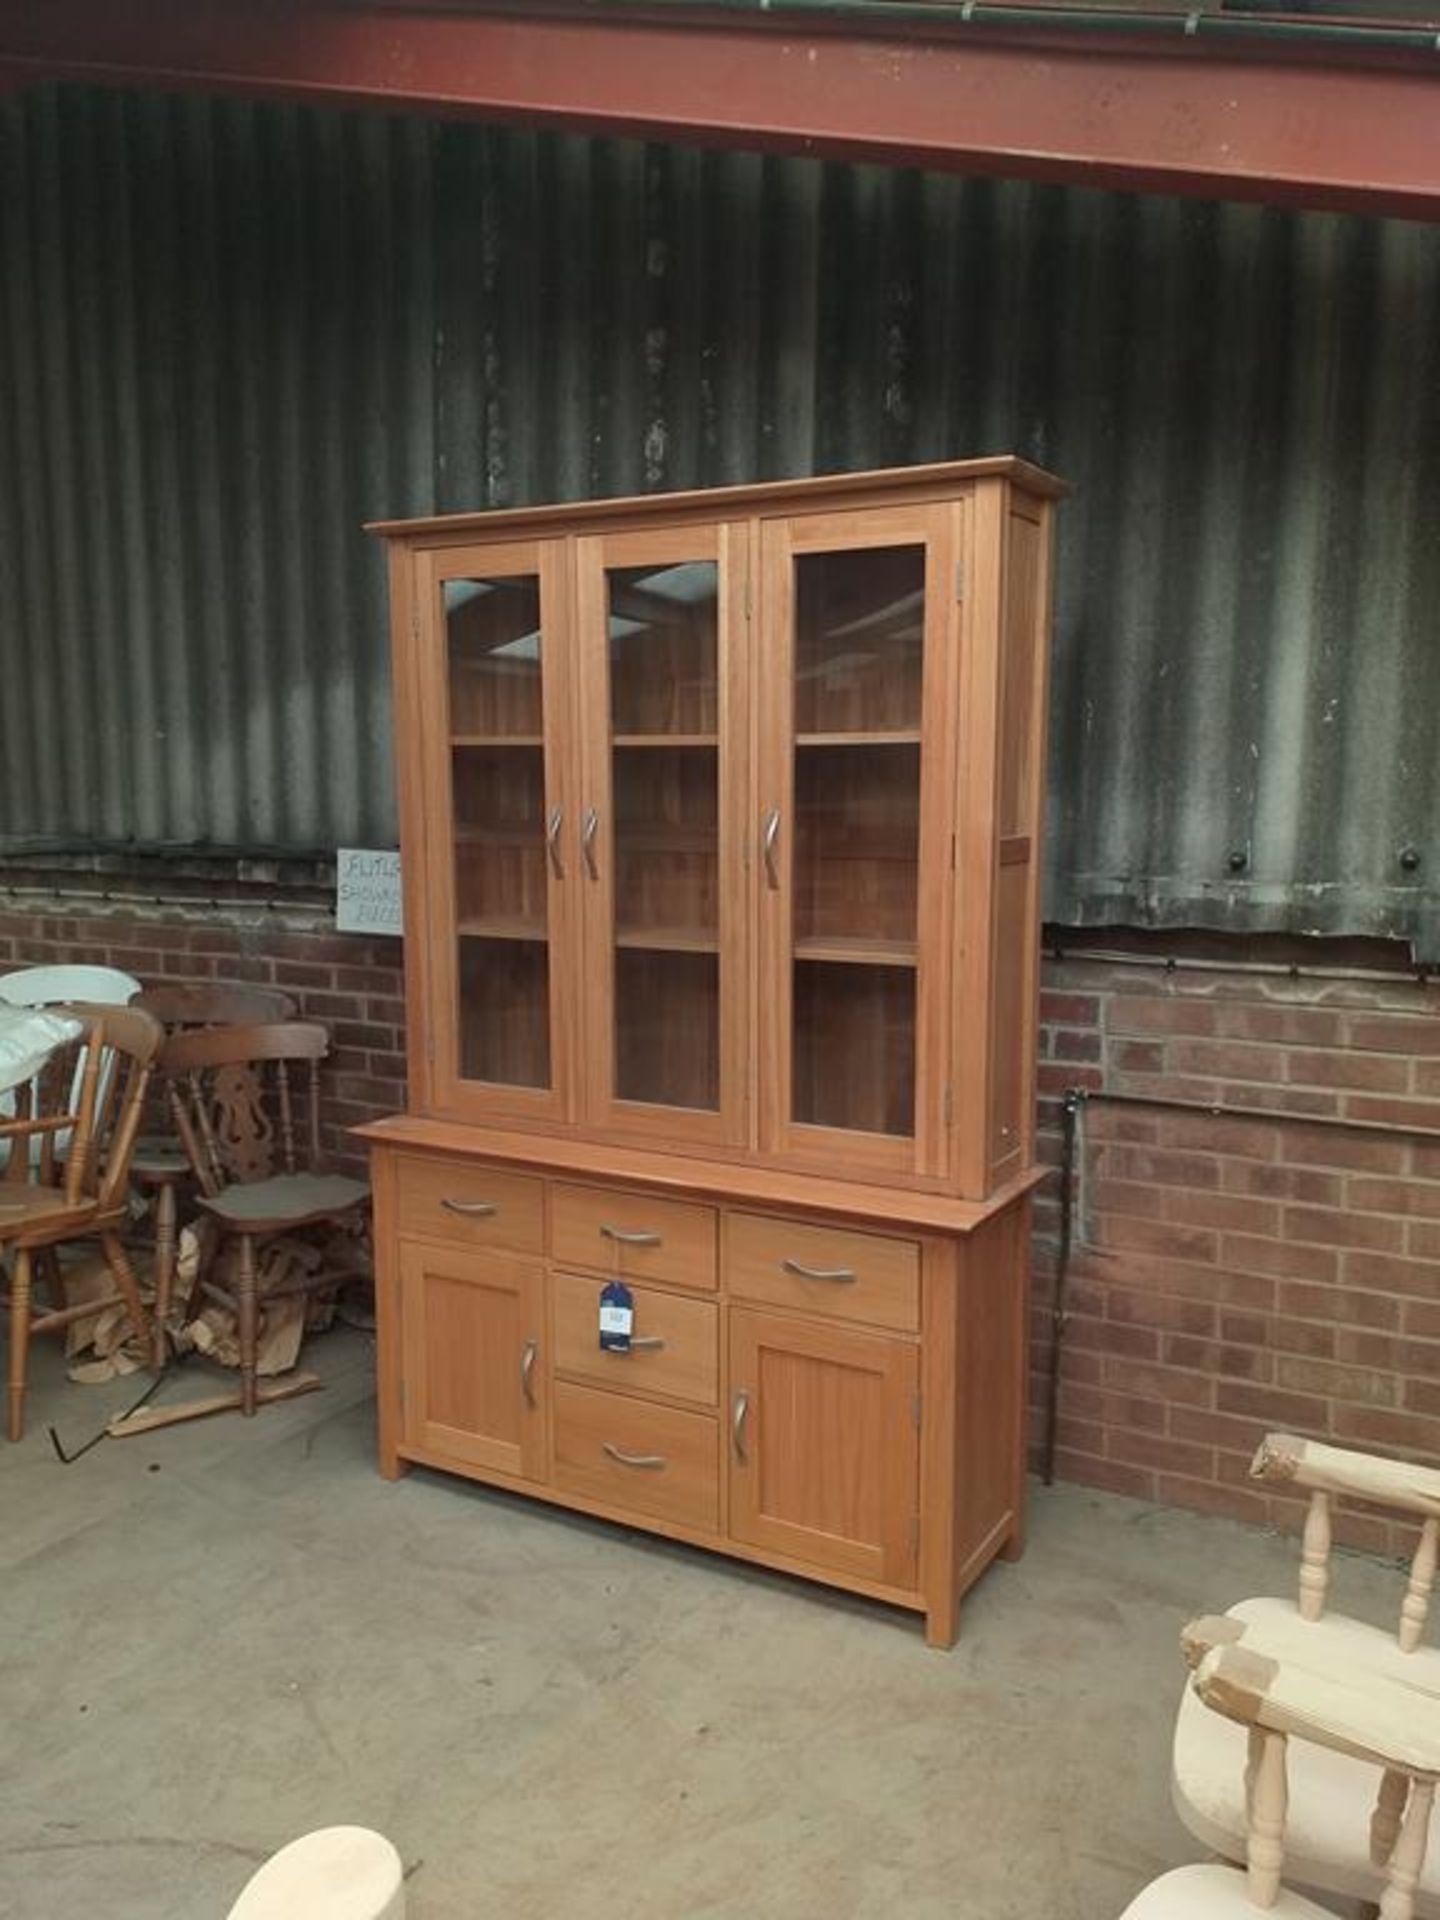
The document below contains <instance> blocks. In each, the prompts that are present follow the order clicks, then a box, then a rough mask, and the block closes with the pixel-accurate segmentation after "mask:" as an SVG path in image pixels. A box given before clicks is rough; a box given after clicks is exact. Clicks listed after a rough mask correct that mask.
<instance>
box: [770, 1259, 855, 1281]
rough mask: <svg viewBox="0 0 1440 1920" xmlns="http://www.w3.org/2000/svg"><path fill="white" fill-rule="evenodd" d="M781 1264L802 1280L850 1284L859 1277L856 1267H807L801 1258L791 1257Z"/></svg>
mask: <svg viewBox="0 0 1440 1920" xmlns="http://www.w3.org/2000/svg"><path fill="white" fill-rule="evenodd" d="M780 1264H781V1266H782V1267H783V1268H784V1269H785V1271H786V1273H793V1274H796V1275H798V1277H799V1278H800V1279H801V1280H837V1281H839V1282H841V1283H842V1284H848V1283H849V1282H850V1281H852V1280H857V1279H858V1278H859V1275H858V1274H857V1273H856V1271H855V1269H854V1267H807V1266H804V1265H802V1263H801V1262H800V1261H799V1260H790V1259H785V1260H782V1261H781V1262H780Z"/></svg>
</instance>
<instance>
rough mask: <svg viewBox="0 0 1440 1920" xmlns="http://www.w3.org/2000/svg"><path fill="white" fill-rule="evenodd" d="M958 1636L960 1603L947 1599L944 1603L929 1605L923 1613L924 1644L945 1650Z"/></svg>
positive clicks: (952, 1644) (951, 1645)
mask: <svg viewBox="0 0 1440 1920" xmlns="http://www.w3.org/2000/svg"><path fill="white" fill-rule="evenodd" d="M959 1638H960V1603H959V1601H958V1600H953V1599H952V1600H947V1601H946V1602H945V1603H944V1605H942V1606H938V1607H931V1608H929V1610H928V1611H927V1612H926V1615H925V1644H926V1646H927V1647H938V1648H939V1649H940V1651H941V1652H942V1653H944V1652H947V1651H948V1650H949V1649H950V1648H951V1647H953V1646H954V1644H955V1642H956V1641H957V1640H958V1639H959Z"/></svg>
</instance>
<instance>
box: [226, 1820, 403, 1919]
mask: <svg viewBox="0 0 1440 1920" xmlns="http://www.w3.org/2000/svg"><path fill="white" fill-rule="evenodd" d="M228 1920H405V1873H404V1869H403V1868H402V1866H401V1864H400V1856H399V1854H398V1853H397V1852H396V1851H395V1849H394V1847H392V1846H391V1844H390V1842H389V1841H388V1840H387V1839H386V1838H385V1837H384V1835H383V1834H379V1833H372V1832H371V1831H370V1829H369V1828H368V1827H322V1828H320V1830H319V1831H318V1832H317V1833H307V1834H305V1835H304V1837H303V1838H302V1839H299V1840H292V1841H291V1842H290V1844H289V1846H288V1847H282V1848H281V1849H280V1851H279V1853H277V1854H275V1855H274V1856H273V1857H272V1858H271V1859H269V1860H267V1861H266V1862H265V1864H264V1866H263V1867H261V1869H260V1871H259V1872H258V1873H257V1874H256V1875H255V1877H254V1878H253V1879H252V1880H251V1881H250V1882H249V1883H248V1885H247V1886H246V1888H245V1890H244V1892H243V1893H242V1894H241V1895H240V1898H239V1899H238V1900H237V1901H236V1902H235V1904H234V1906H233V1907H232V1908H231V1909H230V1913H229V1916H228Z"/></svg>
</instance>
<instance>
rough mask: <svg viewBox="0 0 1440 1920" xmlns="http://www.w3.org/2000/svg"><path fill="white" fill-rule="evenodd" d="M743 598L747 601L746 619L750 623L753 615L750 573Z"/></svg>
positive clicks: (747, 576) (746, 580)
mask: <svg viewBox="0 0 1440 1920" xmlns="http://www.w3.org/2000/svg"><path fill="white" fill-rule="evenodd" d="M743 597H744V601H745V618H746V620H747V621H748V620H749V619H750V618H751V615H752V602H751V598H750V576H749V574H748V573H747V574H746V576H745V593H744V596H743Z"/></svg>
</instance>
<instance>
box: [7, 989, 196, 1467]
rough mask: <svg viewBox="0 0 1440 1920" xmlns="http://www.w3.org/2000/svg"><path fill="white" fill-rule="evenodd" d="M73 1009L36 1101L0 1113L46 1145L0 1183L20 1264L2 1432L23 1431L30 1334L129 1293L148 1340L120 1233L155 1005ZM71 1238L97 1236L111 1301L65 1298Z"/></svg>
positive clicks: (14, 1282) (12, 1297) (11, 1130)
mask: <svg viewBox="0 0 1440 1920" xmlns="http://www.w3.org/2000/svg"><path fill="white" fill-rule="evenodd" d="M67 1011H68V1012H71V1013H73V1014H74V1015H75V1016H76V1017H77V1018H78V1019H79V1020H80V1022H81V1029H82V1030H81V1035H80V1038H79V1040H78V1041H76V1042H74V1043H72V1044H71V1045H69V1046H65V1047H61V1048H60V1049H58V1050H57V1052H56V1054H55V1055H54V1056H52V1061H51V1064H50V1066H49V1068H48V1069H47V1070H46V1072H45V1073H44V1074H43V1075H42V1076H41V1077H40V1081H39V1087H40V1095H39V1098H38V1099H37V1102H36V1108H37V1110H36V1111H33V1112H31V1113H30V1114H28V1115H26V1116H22V1117H19V1118H16V1119H12V1120H0V1139H10V1140H17V1141H24V1142H26V1144H27V1145H29V1144H30V1143H32V1142H33V1143H35V1144H36V1145H37V1146H38V1147H39V1154H38V1158H37V1157H35V1156H32V1155H30V1154H28V1153H27V1154H26V1155H24V1156H23V1158H24V1161H25V1163H26V1170H27V1172H28V1174H29V1178H27V1179H25V1180H13V1179H12V1180H6V1181H4V1182H3V1183H0V1254H5V1255H8V1256H9V1257H10V1259H11V1262H12V1267H13V1271H12V1275H11V1280H10V1285H9V1291H8V1293H6V1294H3V1295H0V1304H3V1305H4V1306H5V1307H6V1308H7V1309H8V1312H9V1321H10V1367H9V1394H8V1404H7V1416H6V1430H7V1432H8V1433H9V1436H10V1438H11V1439H12V1440H18V1439H19V1438H20V1436H21V1434H22V1433H23V1431H24V1425H25V1382H26V1369H27V1362H28V1359H29V1352H30V1336H31V1335H32V1334H34V1333H48V1332H52V1331H55V1330H57V1329H59V1328H61V1327H67V1326H69V1324H70V1323H71V1321H72V1320H78V1319H84V1318H87V1317H89V1316H90V1315H91V1314H94V1313H96V1312H97V1311H99V1310H100V1309H102V1308H103V1307H106V1306H109V1305H110V1304H111V1302H112V1301H114V1300H123V1301H124V1303H125V1306H126V1308H127V1309H128V1311H129V1315H130V1324H131V1327H132V1329H133V1330H134V1333H135V1335H136V1337H137V1339H141V1340H148V1338H149V1329H148V1327H147V1325H146V1320H145V1310H144V1308H143V1307H142V1305H141V1303H140V1293H139V1289H138V1288H137V1287H136V1284H135V1275H134V1271H133V1269H132V1268H131V1265H130V1261H129V1258H128V1257H127V1255H126V1252H125V1247H124V1243H123V1240H122V1235H123V1233H124V1230H125V1224H126V1206H127V1201H128V1197H129V1184H128V1183H129V1174H130V1156H131V1153H132V1152H133V1150H134V1146H135V1140H136V1136H137V1134H138V1133H139V1129H140V1114H141V1109H142V1107H143V1105H144V1101H145V1089H146V1086H147V1085H148V1083H149V1079H150V1069H151V1063H152V1062H153V1060H154V1058H155V1055H156V1052H157V1051H158V1049H159V1046H160V1042H161V1038H162V1035H161V1030H160V1026H159V1023H158V1022H157V1021H155V1020H153V1019H151V1017H150V1015H149V1014H148V1013H137V1012H135V1011H134V1010H133V1009H132V1008H129V1007H73V1008H69V1009H67ZM72 1055H73V1056H76V1058H75V1065H74V1068H73V1070H72V1067H71V1056H72ZM62 1140H63V1142H64V1143H65V1145H64V1159H63V1165H62V1162H61V1160H60V1158H59V1155H58V1154H57V1152H56V1142H57V1141H62ZM19 1157H21V1156H17V1158H19ZM74 1240H98V1241H99V1242H100V1246H101V1250H102V1251H103V1253H104V1256H105V1262H106V1265H107V1266H108V1267H109V1269H110V1274H111V1277H112V1278H113V1280H114V1281H115V1287H116V1291H115V1292H114V1293H113V1294H111V1295H110V1296H109V1298H108V1299H105V1300H101V1301H93V1300H92V1301H90V1302H88V1303H87V1304H86V1305H84V1306H80V1307H70V1306H67V1304H66V1302H65V1297H64V1280H63V1276H62V1274H61V1269H60V1264H59V1260H58V1249H59V1248H60V1247H62V1246H63V1245H65V1244H66V1243H67V1242H69V1241H74ZM47 1256H48V1258H47ZM37 1259H42V1260H45V1261H46V1283H47V1288H48V1289H49V1290H50V1291H51V1292H52V1294H53V1295H54V1298H53V1302H52V1306H51V1308H50V1310H49V1311H48V1312H38V1313H37V1312H36V1311H35V1308H34V1304H33V1276H34V1270H35V1264H36V1261H37Z"/></svg>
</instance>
